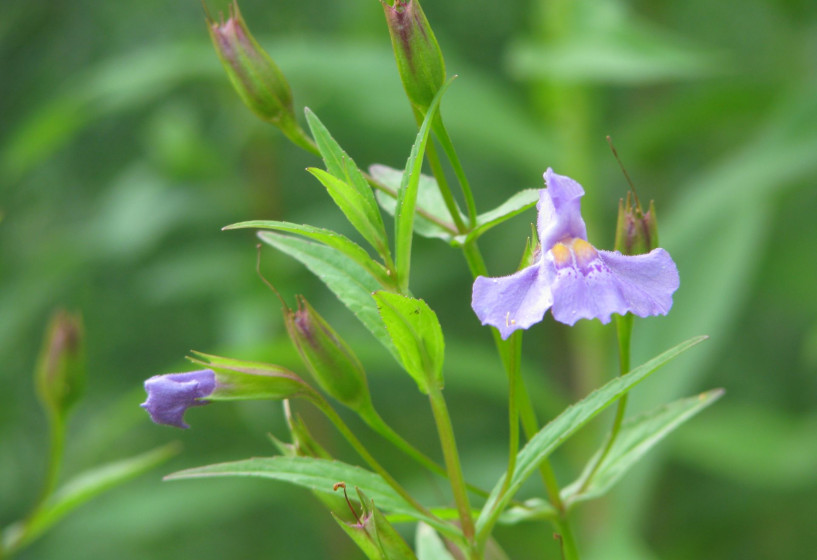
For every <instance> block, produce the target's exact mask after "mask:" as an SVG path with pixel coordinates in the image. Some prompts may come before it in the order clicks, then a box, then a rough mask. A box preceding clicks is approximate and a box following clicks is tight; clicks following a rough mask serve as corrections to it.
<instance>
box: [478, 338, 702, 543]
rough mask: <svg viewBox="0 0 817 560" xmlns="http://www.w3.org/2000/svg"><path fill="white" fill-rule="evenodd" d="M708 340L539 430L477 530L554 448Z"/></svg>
mask: <svg viewBox="0 0 817 560" xmlns="http://www.w3.org/2000/svg"><path fill="white" fill-rule="evenodd" d="M706 338H707V337H706V336H698V337H694V338H690V339H689V340H687V341H685V342H682V343H681V344H679V345H677V346H675V347H673V348H671V349H669V350H667V351H666V352H664V353H663V354H660V355H658V356H656V357H655V358H653V359H651V360H649V361H648V362H646V363H644V364H642V365H641V366H639V367H637V368H635V369H634V370H632V371H630V372H629V373H627V374H626V375H622V376H620V377H616V378H615V379H613V380H612V381H610V382H608V383H607V384H606V385H604V386H603V387H601V388H599V389H597V390H595V391H593V392H592V393H590V394H589V395H588V396H587V397H585V398H584V399H582V400H581V401H579V402H578V403H576V404H575V405H573V406H570V407H568V408H567V409H566V410H565V411H564V412H562V413H561V414H560V415H559V416H557V417H556V418H555V419H554V420H553V421H551V422H550V423H549V424H547V425H546V426H544V427H543V428H542V429H541V430H539V432H537V433H536V435H535V436H533V437H532V438H531V439H530V441H528V443H527V445H525V447H524V448H523V449H522V450H521V451H520V452H519V454H518V455H517V459H516V470H515V471H514V474H513V477H512V478H511V482H510V484H509V485H508V488H507V491H506V492H504V493H503V492H502V489H503V487H504V485H505V475H503V476H502V477H501V478H500V479H499V481H498V482H497V483H496V486H494V489H493V491H492V492H491V496H490V497H489V498H488V502H487V503H486V504H485V506H484V507H483V508H482V513H480V516H479V518H478V519H477V531H478V532H480V531H483V530H485V529H486V528H490V527H491V526H493V523H494V521H495V520H496V518H497V517H498V516H499V514H500V513H501V512H502V510H504V508H505V506H506V505H507V504H508V502H509V501H510V500H511V498H512V497H513V496H514V494H516V492H517V491H518V490H519V488H520V487H521V486H522V483H523V482H525V480H527V479H528V477H529V476H530V475H531V474H533V473H534V472H535V471H536V469H537V468H538V467H539V465H540V464H542V461H544V460H545V459H547V457H548V456H549V455H550V454H551V453H552V452H553V450H554V449H556V448H557V447H559V445H561V444H562V443H564V442H565V441H566V440H567V439H568V438H569V437H570V436H572V435H573V434H574V433H576V432H577V431H578V430H579V429H580V428H581V427H582V426H584V425H585V424H586V423H587V422H589V421H590V420H591V419H592V418H593V417H594V416H596V415H597V414H598V413H599V412H601V411H602V410H604V409H605V408H607V407H608V406H610V405H611V404H613V403H614V402H615V401H616V400H617V399H619V398H621V397H622V396H623V395H624V394H625V393H627V392H628V391H629V390H630V389H632V388H633V387H635V386H636V385H637V384H638V383H640V382H642V381H643V380H644V379H646V378H647V377H648V376H650V375H651V374H652V373H654V372H655V371H656V370H657V369H658V368H660V367H661V366H662V365H664V364H665V363H667V362H669V361H670V360H672V359H673V358H675V357H677V356H678V355H679V354H681V353H682V352H684V351H686V350H688V349H690V348H692V347H693V346H695V345H696V344H698V343H700V342H702V341H703V340H705V339H706Z"/></svg>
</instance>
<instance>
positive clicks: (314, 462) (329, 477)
mask: <svg viewBox="0 0 817 560" xmlns="http://www.w3.org/2000/svg"><path fill="white" fill-rule="evenodd" d="M224 476H230V477H241V476H244V477H256V478H269V479H273V480H280V481H284V482H289V483H291V484H295V485H297V486H301V487H303V488H308V489H310V490H315V491H319V492H326V493H330V494H334V490H333V486H334V485H335V483H337V482H341V481H343V482H345V483H346V485H347V486H348V487H355V486H357V487H359V488H361V489H364V490H365V492H366V494H367V495H368V496H369V497H371V498H372V499H373V500H374V501H375V503H376V504H377V507H379V508H381V509H383V510H385V511H389V512H393V513H397V514H403V515H407V516H409V517H411V518H412V519H415V520H421V521H424V522H426V523H428V524H429V525H431V526H432V527H434V528H435V529H437V530H438V531H441V532H443V533H445V534H454V535H456V534H457V532H456V529H455V528H454V527H453V526H452V525H449V524H447V523H445V522H442V521H439V520H435V519H433V518H430V517H427V516H425V515H423V514H422V513H420V512H418V511H417V510H415V509H414V508H413V507H412V506H411V505H410V504H409V503H407V502H406V501H405V500H404V499H403V498H402V497H401V496H400V495H399V494H398V493H397V492H395V491H394V490H393V489H392V488H391V487H390V486H389V485H388V484H387V483H386V481H385V480H383V478H382V477H381V476H380V475H378V474H375V473H373V472H371V471H367V470H366V469H362V468H360V467H356V466H353V465H349V464H346V463H342V462H340V461H330V460H326V459H317V458H314V457H255V458H252V459H245V460H242V461H233V462H230V463H218V464H215V465H207V466H204V467H196V468H192V469H185V470H183V471H178V472H175V473H173V474H170V475H168V476H166V477H165V480H180V479H189V478H207V477H224Z"/></svg>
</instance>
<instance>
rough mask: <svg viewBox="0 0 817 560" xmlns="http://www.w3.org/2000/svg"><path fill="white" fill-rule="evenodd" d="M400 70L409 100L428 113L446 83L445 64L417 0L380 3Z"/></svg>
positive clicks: (415, 106)
mask: <svg viewBox="0 0 817 560" xmlns="http://www.w3.org/2000/svg"><path fill="white" fill-rule="evenodd" d="M381 3H382V4H383V11H384V12H385V14H386V23H388V26H389V35H391V44H392V48H393V49H394V58H395V59H396V60H397V70H398V72H399V73H400V79H401V80H402V82H403V87H404V88H405V90H406V94H407V95H408V98H409V101H411V104H412V106H413V107H414V108H415V110H418V111H420V113H421V114H425V112H426V111H427V110H428V106H429V105H430V104H431V101H432V100H433V99H434V96H435V95H436V94H437V92H438V91H439V89H440V88H441V87H442V85H443V83H444V82H445V61H444V60H443V54H442V52H441V51H440V46H439V45H438V44H437V39H436V37H434V32H433V31H432V30H431V26H430V25H429V24H428V20H427V19H426V16H425V14H424V13H423V9H422V8H421V7H420V2H419V1H418V0H408V2H406V1H405V0H395V2H394V5H393V6H390V5H389V4H386V3H385V2H383V0H381Z"/></svg>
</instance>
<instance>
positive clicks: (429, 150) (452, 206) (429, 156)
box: [414, 113, 468, 233]
mask: <svg viewBox="0 0 817 560" xmlns="http://www.w3.org/2000/svg"><path fill="white" fill-rule="evenodd" d="M420 117H421V115H420V114H419V113H415V115H414V118H415V119H417V126H418V127H419V126H420V125H421V124H422V122H423V119H422V118H420ZM426 160H427V161H428V165H429V167H431V174H432V175H434V178H435V179H436V180H437V187H438V188H439V189H440V194H441V195H442V197H443V202H445V207H446V208H447V209H448V213H449V214H451V219H452V220H454V225H455V226H456V228H457V232H458V233H465V232H466V231H467V229H468V228H467V227H466V226H465V222H463V221H462V216H461V215H460V209H459V207H458V206H457V201H456V200H454V195H453V194H452V193H451V187H449V186H448V179H446V178H445V172H444V171H443V167H442V165H441V164H440V156H439V155H438V154H437V148H436V146H435V145H434V142H429V143H428V144H427V145H426Z"/></svg>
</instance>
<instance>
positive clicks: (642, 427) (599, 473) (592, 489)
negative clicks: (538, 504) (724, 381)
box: [562, 389, 724, 503]
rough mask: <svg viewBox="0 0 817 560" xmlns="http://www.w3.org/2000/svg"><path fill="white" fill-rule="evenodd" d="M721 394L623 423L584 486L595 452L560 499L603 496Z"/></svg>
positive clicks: (571, 500) (666, 407)
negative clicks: (643, 458) (657, 446)
mask: <svg viewBox="0 0 817 560" xmlns="http://www.w3.org/2000/svg"><path fill="white" fill-rule="evenodd" d="M723 393H724V391H723V389H714V390H712V391H708V392H706V393H701V394H700V395H697V396H695V397H689V398H686V399H681V400H678V401H675V402H673V403H670V404H667V405H664V406H661V407H659V408H657V409H655V410H653V411H650V412H647V413H645V414H641V415H639V416H636V417H635V418H632V419H629V420H627V421H626V422H624V423H623V424H622V425H621V431H620V432H619V434H618V437H617V438H616V441H615V443H614V444H613V447H611V448H610V451H609V453H608V454H607V456H606V457H605V458H604V462H603V463H602V464H601V466H600V467H599V468H598V470H596V472H595V474H593V478H592V479H591V481H590V483H589V484H587V487H586V488H585V489H584V490H581V488H582V487H583V486H585V485H586V482H585V481H586V480H587V477H588V476H590V474H591V473H590V471H591V469H592V468H593V466H594V465H595V464H596V461H597V460H598V458H597V457H598V453H597V454H596V455H595V456H594V457H593V458H592V459H591V460H590V461H589V462H588V464H587V467H586V469H585V472H583V473H582V475H581V476H580V477H579V479H578V480H577V481H576V482H574V483H573V484H571V485H569V486H567V487H565V488H564V489H563V490H562V498H563V499H564V500H565V502H568V503H575V502H580V501H585V500H590V499H592V498H597V497H599V496H602V495H604V494H605V493H606V492H607V491H608V490H610V488H612V487H613V485H614V484H615V483H616V482H618V481H619V479H620V478H621V477H622V476H624V475H625V474H626V473H627V471H628V470H629V469H630V468H631V467H632V466H633V465H634V464H635V463H636V462H638V460H639V459H641V457H643V456H644V455H645V454H646V453H647V451H649V450H650V449H652V448H653V446H655V445H656V444H657V443H658V442H659V441H661V440H662V439H664V437H665V436H666V435H667V434H669V433H670V432H671V431H673V430H674V429H675V428H677V427H678V426H680V425H681V424H683V423H684V422H686V421H687V420H689V419H690V418H692V417H693V416H695V415H696V414H698V413H699V412H700V411H702V410H703V409H704V408H706V407H708V406H709V405H711V404H712V403H714V402H715V401H716V400H718V399H719V398H720V397H721V396H722V395H723Z"/></svg>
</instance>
